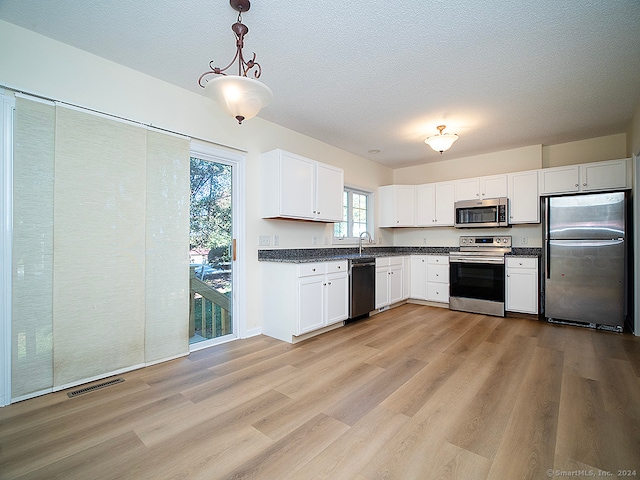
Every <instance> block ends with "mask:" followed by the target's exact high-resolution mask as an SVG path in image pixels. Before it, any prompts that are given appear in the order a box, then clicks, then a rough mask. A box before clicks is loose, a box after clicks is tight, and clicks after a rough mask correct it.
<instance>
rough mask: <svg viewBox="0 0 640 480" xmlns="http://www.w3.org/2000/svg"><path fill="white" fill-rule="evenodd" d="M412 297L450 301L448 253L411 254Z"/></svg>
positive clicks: (443, 301) (433, 300)
mask: <svg viewBox="0 0 640 480" xmlns="http://www.w3.org/2000/svg"><path fill="white" fill-rule="evenodd" d="M411 298H413V299H416V300H429V301H432V302H442V303H449V257H448V256H447V255H411Z"/></svg>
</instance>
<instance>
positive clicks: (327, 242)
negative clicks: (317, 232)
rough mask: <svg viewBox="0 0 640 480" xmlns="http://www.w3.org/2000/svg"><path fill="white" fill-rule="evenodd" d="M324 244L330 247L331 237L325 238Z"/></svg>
mask: <svg viewBox="0 0 640 480" xmlns="http://www.w3.org/2000/svg"><path fill="white" fill-rule="evenodd" d="M324 244H325V245H329V237H327V236H325V237H324Z"/></svg>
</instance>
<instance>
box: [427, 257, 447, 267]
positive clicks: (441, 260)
mask: <svg viewBox="0 0 640 480" xmlns="http://www.w3.org/2000/svg"><path fill="white" fill-rule="evenodd" d="M427 263H429V264H431V265H449V256H448V255H429V256H428V257H427Z"/></svg>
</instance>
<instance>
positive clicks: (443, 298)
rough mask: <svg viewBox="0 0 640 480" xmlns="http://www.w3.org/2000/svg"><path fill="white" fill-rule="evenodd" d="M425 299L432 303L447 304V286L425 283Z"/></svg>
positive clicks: (444, 284)
mask: <svg viewBox="0 0 640 480" xmlns="http://www.w3.org/2000/svg"><path fill="white" fill-rule="evenodd" d="M427 298H428V299H429V300H431V301H434V302H442V303H449V285H448V284H446V283H431V282H429V283H427Z"/></svg>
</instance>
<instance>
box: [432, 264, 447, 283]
mask: <svg viewBox="0 0 640 480" xmlns="http://www.w3.org/2000/svg"><path fill="white" fill-rule="evenodd" d="M427 281H428V282H435V283H449V265H429V269H428V270H427Z"/></svg>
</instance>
